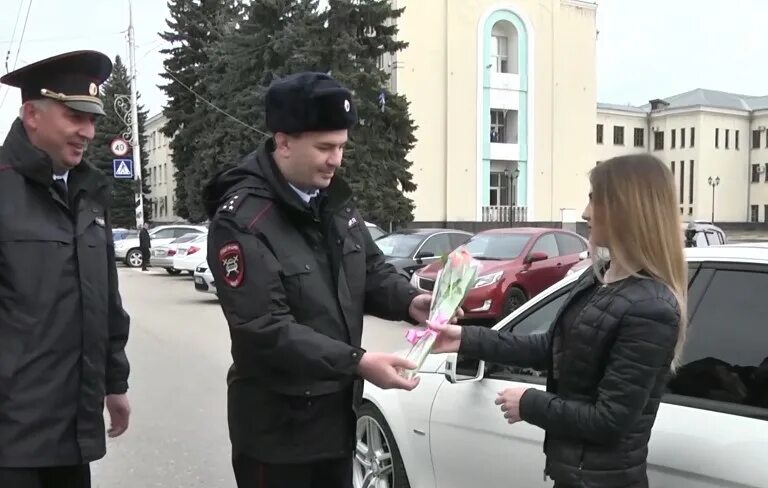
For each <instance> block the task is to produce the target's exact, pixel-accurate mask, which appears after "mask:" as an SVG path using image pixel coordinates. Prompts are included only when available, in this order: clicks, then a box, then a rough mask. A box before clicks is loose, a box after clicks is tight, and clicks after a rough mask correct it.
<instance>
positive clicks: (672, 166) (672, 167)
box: [669, 161, 675, 174]
mask: <svg viewBox="0 0 768 488" xmlns="http://www.w3.org/2000/svg"><path fill="white" fill-rule="evenodd" d="M669 167H670V169H672V174H675V162H674V161H672V162H671V163H669Z"/></svg>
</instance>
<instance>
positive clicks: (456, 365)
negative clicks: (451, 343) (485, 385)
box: [445, 353, 485, 384]
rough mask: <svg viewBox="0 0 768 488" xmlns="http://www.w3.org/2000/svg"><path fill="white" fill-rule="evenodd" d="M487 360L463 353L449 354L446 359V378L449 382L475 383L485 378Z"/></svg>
mask: <svg viewBox="0 0 768 488" xmlns="http://www.w3.org/2000/svg"><path fill="white" fill-rule="evenodd" d="M484 374H485V361H481V360H479V359H473V358H469V357H467V356H464V355H463V354H456V353H453V354H449V355H448V359H447V360H446V361H445V379H447V380H448V382H449V383H454V384H455V383H474V382H476V381H480V380H482V379H483V376H484Z"/></svg>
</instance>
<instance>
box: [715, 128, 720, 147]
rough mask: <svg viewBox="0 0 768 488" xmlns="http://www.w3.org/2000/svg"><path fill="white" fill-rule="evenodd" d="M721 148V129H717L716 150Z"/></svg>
mask: <svg viewBox="0 0 768 488" xmlns="http://www.w3.org/2000/svg"><path fill="white" fill-rule="evenodd" d="M719 147H720V129H715V149H717V148H719Z"/></svg>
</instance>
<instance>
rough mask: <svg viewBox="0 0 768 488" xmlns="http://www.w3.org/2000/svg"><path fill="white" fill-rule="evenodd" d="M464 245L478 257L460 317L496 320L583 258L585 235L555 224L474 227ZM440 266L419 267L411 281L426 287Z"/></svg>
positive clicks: (544, 287) (553, 282)
mask: <svg viewBox="0 0 768 488" xmlns="http://www.w3.org/2000/svg"><path fill="white" fill-rule="evenodd" d="M464 247H465V248H466V249H467V250H468V251H469V253H470V254H471V255H472V257H473V258H475V259H476V260H478V261H479V263H480V269H479V271H478V280H477V284H476V285H475V287H474V288H473V289H472V290H470V291H469V294H468V295H467V298H466V299H465V300H464V304H463V305H462V308H463V309H464V317H465V319H474V320H477V319H493V320H498V319H501V318H503V317H505V316H507V315H509V314H510V313H511V312H512V311H514V310H515V309H516V308H517V307H519V306H520V305H522V304H523V303H525V302H526V301H528V300H529V299H530V298H532V297H534V296H536V295H537V294H539V293H541V292H542V291H544V290H545V289H547V288H549V287H550V286H551V285H553V284H555V283H556V282H558V281H560V280H561V279H562V278H564V277H565V274H566V273H567V272H568V270H569V269H570V268H571V266H573V265H574V264H576V263H578V262H579V261H580V260H581V259H583V256H584V255H585V254H586V253H585V254H582V253H584V251H586V250H587V241H586V239H584V238H583V237H581V236H580V235H578V234H576V233H574V232H570V231H566V230H561V229H547V228H506V229H494V230H488V231H485V232H480V233H478V234H476V235H475V236H473V237H472V238H471V239H470V240H469V241H468V242H467V243H466V244H465V245H464ZM580 254H581V255H582V256H580ZM441 266H442V264H441V263H440V262H435V263H432V264H430V265H429V266H426V267H424V268H422V269H420V270H419V271H417V272H416V273H414V275H413V278H412V280H411V282H412V283H413V284H414V285H415V286H416V287H418V288H420V289H421V290H424V291H431V290H432V289H433V287H434V284H435V279H436V277H437V272H438V271H439V270H440V268H441Z"/></svg>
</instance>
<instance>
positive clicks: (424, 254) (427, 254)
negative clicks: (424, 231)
mask: <svg viewBox="0 0 768 488" xmlns="http://www.w3.org/2000/svg"><path fill="white" fill-rule="evenodd" d="M433 257H435V253H433V252H429V251H419V252H418V253H417V254H416V262H417V263H419V264H421V260H422V259H425V258H433Z"/></svg>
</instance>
